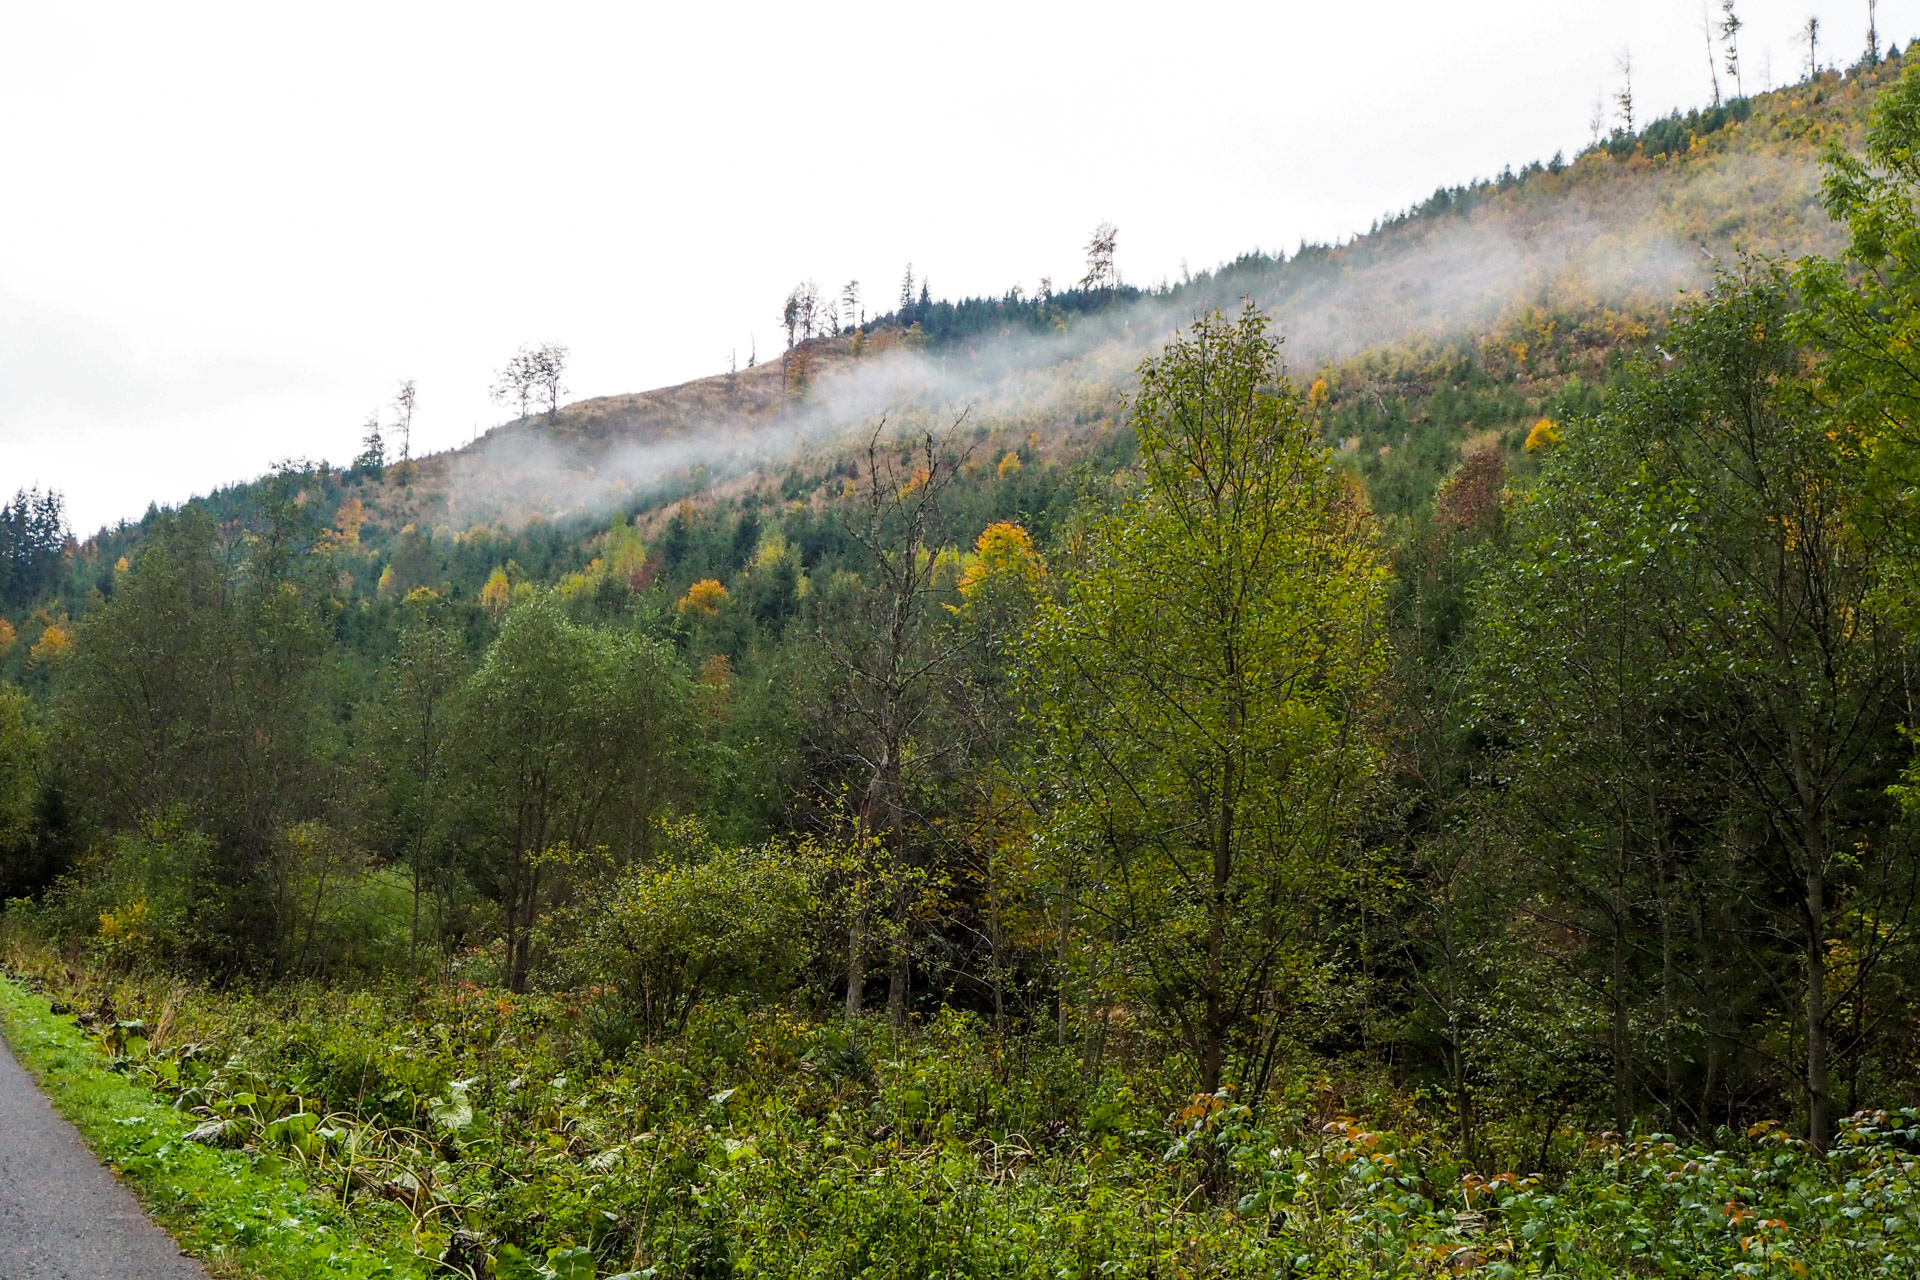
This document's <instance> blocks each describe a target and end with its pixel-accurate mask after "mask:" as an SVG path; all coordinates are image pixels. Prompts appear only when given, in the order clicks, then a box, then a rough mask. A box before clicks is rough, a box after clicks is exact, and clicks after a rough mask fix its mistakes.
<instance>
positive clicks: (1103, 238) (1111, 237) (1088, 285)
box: [1080, 222, 1120, 292]
mask: <svg viewBox="0 0 1920 1280" xmlns="http://www.w3.org/2000/svg"><path fill="white" fill-rule="evenodd" d="M1119 241H1120V232H1119V230H1118V228H1116V227H1115V226H1114V225H1113V224H1112V223H1111V222H1103V223H1101V224H1100V225H1099V226H1097V227H1095V228H1094V229H1093V235H1092V236H1091V237H1089V238H1088V240H1087V274H1086V275H1085V276H1083V277H1082V278H1081V280H1080V287H1081V288H1082V289H1085V290H1087V291H1088V292H1092V291H1094V290H1096V289H1098V290H1107V289H1113V288H1116V287H1118V285H1119V283H1120V274H1119V272H1118V271H1116V270H1115V269H1114V265H1113V254H1114V249H1115V247H1116V246H1117V245H1118V244H1119Z"/></svg>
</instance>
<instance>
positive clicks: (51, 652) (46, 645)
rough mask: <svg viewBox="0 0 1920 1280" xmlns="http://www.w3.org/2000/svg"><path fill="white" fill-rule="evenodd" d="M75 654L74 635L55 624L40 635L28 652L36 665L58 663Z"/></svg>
mask: <svg viewBox="0 0 1920 1280" xmlns="http://www.w3.org/2000/svg"><path fill="white" fill-rule="evenodd" d="M72 652H73V633H72V632H70V631H68V630H67V629H66V628H65V627H63V626H61V625H60V624H59V623H57V622H56V623H54V624H53V625H51V626H49V627H48V628H47V629H46V630H45V631H42V632H41V633H40V639H39V640H38V641H37V642H36V643H35V644H34V646H33V648H31V649H29V650H28V651H27V657H28V658H29V659H30V660H32V661H33V662H34V663H36V664H38V663H43V662H58V661H59V660H60V659H62V658H64V657H66V656H67V655H68V654H70V653H72Z"/></svg>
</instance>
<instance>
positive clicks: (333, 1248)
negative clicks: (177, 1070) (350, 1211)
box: [0, 978, 425, 1280]
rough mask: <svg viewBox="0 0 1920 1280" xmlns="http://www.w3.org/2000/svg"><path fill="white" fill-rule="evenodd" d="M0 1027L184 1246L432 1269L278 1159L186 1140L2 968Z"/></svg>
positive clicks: (237, 1272) (277, 1268)
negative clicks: (379, 1239) (383, 1243)
mask: <svg viewBox="0 0 1920 1280" xmlns="http://www.w3.org/2000/svg"><path fill="white" fill-rule="evenodd" d="M0 1031H4V1033H5V1035H6V1038H7V1042H8V1044H9V1045H10V1046H11V1047H12V1049H13V1053H14V1056H15V1057H16V1058H17V1059H18V1060H19V1061H20V1064H21V1065H22V1066H23V1067H25V1068H26V1069H27V1070H28V1071H29V1072H31V1073H32V1074H33V1076H34V1077H35V1078H36V1079H38V1080H39V1082H40V1087H41V1088H42V1089H44V1090H45V1091H46V1093H47V1096H48V1097H50V1098H51V1099H52V1100H53V1104H54V1106H55V1107H57V1108H58V1109H59V1111H60V1114H62V1115H64V1116H65V1117H66V1118H67V1119H68V1120H69V1121H71V1122H72V1123H73V1124H74V1126H75V1127H76V1128H78V1129H79V1130H80V1133H81V1135H82V1136H83V1137H85V1138H86V1140H87V1145H88V1146H90V1147H92V1148H93V1150H94V1153H95V1154H97V1155H98V1156H99V1157H100V1158H101V1159H102V1160H104V1161H105V1162H106V1163H107V1164H109V1165H111V1166H112V1167H113V1168H114V1169H115V1170H117V1171H118V1172H119V1173H120V1174H121V1176H122V1177H123V1178H124V1179H125V1181H126V1182H127V1183H128V1184H129V1185H130V1186H131V1187H133V1189H134V1190H135V1191H136V1192H137V1193H138V1194H139V1196H140V1198H141V1200H142V1201H143V1202H144V1203H145V1204H146V1206H147V1207H148V1209H149V1210H150V1211H151V1212H152V1213H153V1215H154V1216H155V1217H156V1218H157V1219H158V1220H159V1221H160V1222H161V1223H162V1224H163V1225H164V1226H165V1227H166V1228H167V1230H169V1231H171V1232H172V1233H173V1236H174V1238H175V1239H176V1240H178V1241H179V1242H180V1245H181V1247H182V1248H183V1249H185V1250H186V1251H187V1252H188V1253H190V1254H192V1255H193V1256H195V1257H197V1258H199V1259H201V1260H202V1261H204V1262H205V1263H207V1265H208V1267H209V1268H210V1269H211V1270H212V1271H213V1272H214V1273H215V1274H217V1275H222V1276H246V1277H260V1278H262V1280H280V1278H281V1277H286V1280H311V1278H313V1277H328V1278H335V1277H337V1278H338V1280H374V1278H376V1277H378V1278H383V1280H384V1278H392V1280H399V1278H400V1277H405V1276H414V1275H423V1274H425V1272H424V1270H423V1266H422V1264H421V1263H420V1261H419V1260H418V1259H416V1258H414V1257H412V1256H410V1255H408V1254H400V1253H397V1252H395V1253H384V1254H383V1253H382V1252H381V1251H380V1250H378V1249H376V1248H374V1247H371V1246H370V1245H369V1244H367V1243H366V1242H364V1241H362V1240H360V1239H358V1238H357V1237H356V1235H355V1233H354V1230H353V1225H352V1224H351V1223H350V1222H349V1221H348V1220H346V1219H345V1218H344V1217H343V1216H342V1215H340V1214H339V1213H338V1212H337V1211H335V1210H333V1209H332V1208H331V1207H330V1206H328V1205H326V1204H321V1203H316V1202H315V1201H314V1200H312V1199H310V1198H309V1197H308V1195H307V1188H306V1186H305V1184H304V1183H303V1182H301V1181H300V1180H299V1179H298V1178H296V1177H294V1176H292V1174H291V1171H290V1170H289V1169H288V1168H287V1167H286V1166H285V1165H284V1164H282V1163H281V1162H280V1161H278V1160H277V1159H276V1158H275V1157H273V1156H270V1155H253V1154H248V1153H243V1152H238V1151H220V1150H215V1149H213V1148H210V1147H205V1146H201V1145H198V1144H196V1143H191V1142H188V1141H186V1140H185V1135H186V1133H187V1131H188V1129H189V1127H190V1121H189V1120H188V1119H187V1118H186V1117H183V1116H182V1115H180V1113H178V1112H177V1111H175V1110H174V1109H173V1108H172V1107H169V1106H167V1105H165V1104H164V1103H162V1102H160V1101H158V1100H157V1099H156V1098H155V1097H154V1095H153V1094H152V1093H150V1092H149V1091H148V1090H146V1089H144V1088H142V1087H140V1086H139V1085H137V1084H135V1083H134V1082H132V1081H130V1080H128V1079H126V1078H125V1077H124V1076H122V1075H120V1074H118V1073H116V1072H115V1071H114V1070H113V1069H112V1066H113V1063H112V1060H111V1059H109V1058H108V1057H106V1056H105V1055H104V1054H103V1053H102V1052H101V1051H100V1049H99V1048H98V1047H97V1046H95V1045H94V1044H93V1043H92V1042H90V1041H89V1040H88V1039H87V1038H86V1037H85V1036H84V1035H82V1034H81V1032H80V1031H79V1029H78V1028H77V1027H75V1026H73V1025H72V1024H71V1023H69V1022H67V1021H65V1020H64V1019H62V1018H59V1017H56V1016H55V1015H54V1014H53V1012H52V1011H51V1008H50V1006H49V1005H48V1003H47V1001H46V1000H45V999H44V998H43V997H41V996H39V995H36V994H34V993H32V992H30V991H27V990H26V989H24V988H22V987H21V986H19V985H17V984H15V983H13V982H10V981H8V980H6V979H4V978H0Z"/></svg>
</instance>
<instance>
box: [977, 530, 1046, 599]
mask: <svg viewBox="0 0 1920 1280" xmlns="http://www.w3.org/2000/svg"><path fill="white" fill-rule="evenodd" d="M1046 572H1047V571H1046V566H1045V565H1044V564H1043V563H1042V562H1041V560H1040V556H1039V553H1037V552H1036V551H1034V549H1033V535H1032V534H1030V533H1028V532H1027V531H1026V530H1025V529H1023V528H1021V527H1020V526H1019V525H1017V524H1014V523H1013V522H1012V521H1011V520H996V521H995V522H994V523H992V524H990V525H988V526H987V527H986V528H985V529H983V530H982V531H981V533H980V536H979V538H977V539H975V541H974V544H973V556H972V559H971V562H970V563H969V564H968V565H967V567H966V570H965V572H963V573H962V574H961V575H960V584H959V586H960V594H961V595H963V596H964V595H971V594H972V593H973V592H974V591H976V590H977V589H979V588H980V587H981V586H983V585H985V584H987V583H990V582H996V581H1013V582H1019V583H1021V584H1022V585H1025V586H1027V587H1029V588H1031V587H1033V586H1037V585H1038V584H1039V582H1040V580H1041V579H1042V578H1044V577H1045V576H1046Z"/></svg>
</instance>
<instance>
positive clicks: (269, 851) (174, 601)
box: [54, 472, 332, 970]
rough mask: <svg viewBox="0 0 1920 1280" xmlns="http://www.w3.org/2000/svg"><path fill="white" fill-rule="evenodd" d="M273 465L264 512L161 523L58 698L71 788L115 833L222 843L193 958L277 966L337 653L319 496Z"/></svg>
mask: <svg viewBox="0 0 1920 1280" xmlns="http://www.w3.org/2000/svg"><path fill="white" fill-rule="evenodd" d="M304 483H305V478H304V477H303V476H302V475H301V474H300V473H297V472H283V473H279V474H277V475H276V476H275V477H274V478H273V479H272V481H271V482H270V483H269V484H268V485H267V486H265V492H264V494H263V495H262V499H261V502H260V504H259V507H258V509H257V511H256V512H255V513H254V519H253V520H252V521H250V522H249V523H248V524H246V525H242V526H239V527H237V528H234V527H229V528H228V529H226V530H221V529H217V528H216V527H215V525H214V524H213V522H212V520H211V519H210V518H209V517H208V516H207V515H206V514H205V512H204V511H202V510H199V509H189V510H188V511H186V512H183V513H181V514H179V515H177V516H171V517H169V518H167V519H166V520H165V521H164V523H163V524H162V525H161V527H160V528H159V530H158V531H157V533H156V536H155V538H154V540H153V542H152V543H151V544H150V545H149V546H148V547H147V549H146V550H145V551H144V552H142V553H141V556H140V558H139V560H138V562H137V563H135V564H134V565H133V566H132V567H131V569H130V571H129V572H128V573H127V574H126V575H125V576H124V578H123V580H122V581H121V583H120V584H119V587H118V589H117V590H116V591H115V592H114V594H113V596H112V597H111V598H110V599H108V600H107V601H106V603H105V604H104V605H102V606H101V607H100V608H97V609H95V610H93V611H92V612H90V613H89V614H88V615H86V617H85V618H84V619H83V620H82V621H81V623H80V625H79V628H78V630H77V632H76V636H75V649H74V653H73V656H72V658H71V659H70V660H69V663H68V667H67V670H66V673H65V676H64V678H63V680H62V683H61V687H60V688H59V690H58V691H57V694H56V699H55V723H54V730H55V735H56V738H57V740H58V742H59V744H60V757H61V765H62V769H63V771H64V772H65V773H66V775H67V777H68V783H69V785H68V790H69V792H70V793H71V794H73V795H75V796H78V797H81V798H82V799H83V801H84V814H85V816H86V817H87V818H88V819H90V820H91V822H92V823H93V825H94V826H95V827H96V828H98V829H102V830H104V831H114V830H122V831H125V830H138V829H143V828H147V827H151V826H152V825H154V824H155V823H157V822H161V821H163V820H164V821H165V822H166V823H168V824H180V823H184V824H185V825H186V826H188V827H190V828H191V829H193V830H196V831H199V832H202V833H204V834H205V835H206V836H207V837H208V838H209V840H210V846H209V847H210V849H211V852H210V853H209V854H208V855H207V856H206V857H204V858H200V859H198V860H197V861H196V863H195V865H196V867H197V868H198V870H196V871H195V872H194V873H193V879H192V883H191V884H190V885H189V886H188V887H187V891H186V899H187V901H188V902H189V903H190V907H189V909H188V911H187V918H188V919H189V922H190V923H189V924H188V926H187V930H188V935H189V936H187V937H186V938H184V939H183V946H184V947H185V948H186V950H187V953H188V955H189V958H191V959H193V960H195V961H196V962H198V963H201V964H204V965H207V966H209V967H212V968H215V969H221V970H232V969H239V968H257V967H274V966H277V965H279V964H280V963H282V961H284V960H285V959H286V958H287V955H286V953H285V951H284V948H285V947H286V945H287V944H288V943H290V942H291V940H292V939H293V937H294V919H295V915H296V911H295V898H294V894H293V891H292V884H291V880H290V879H289V877H288V875H287V874H284V873H285V872H287V870H288V864H287V862H286V860H285V858H284V857H283V856H282V855H283V854H284V853H285V852H286V850H287V848H288V846H287V844H286V842H285V840H284V839H283V837H284V836H285V833H286V831H287V830H288V828H290V827H291V826H292V825H293V824H295V823H298V822H302V821H307V820H310V819H314V818H317V817H320V816H322V814H323V813H324V811H325V809H326V807H327V804H328V801H329V796H330V795H331V794H332V787H331V779H332V769H331V767H330V763H329V762H330V759H331V757H332V751H331V730H332V722H331V719H330V717H329V716H328V715H327V709H326V705H325V702H324V700H323V697H322V692H323V690H324V689H325V687H326V684H327V680H328V676H329V674H330V671H331V666H332V664H331V652H330V649H329V647H328V643H327V636H326V634H325V632H324V631H323V630H322V628H321V626H320V619H319V610H318V606H317V603H316V591H315V586H316V582H317V581H318V580H319V578H320V574H319V572H318V570H319V569H320V568H321V567H322V566H321V565H320V563H319V559H320V558H319V557H318V556H317V555H316V554H315V552H314V545H315V541H316V539H317V537H318V525H317V520H316V515H315V511H314V508H316V507H317V505H318V504H314V503H310V502H302V501H301V500H300V493H301V491H302V489H303V487H304Z"/></svg>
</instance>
